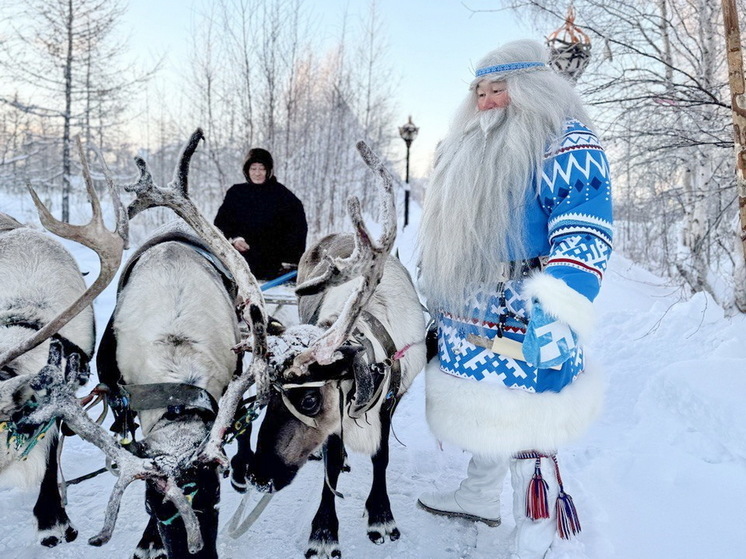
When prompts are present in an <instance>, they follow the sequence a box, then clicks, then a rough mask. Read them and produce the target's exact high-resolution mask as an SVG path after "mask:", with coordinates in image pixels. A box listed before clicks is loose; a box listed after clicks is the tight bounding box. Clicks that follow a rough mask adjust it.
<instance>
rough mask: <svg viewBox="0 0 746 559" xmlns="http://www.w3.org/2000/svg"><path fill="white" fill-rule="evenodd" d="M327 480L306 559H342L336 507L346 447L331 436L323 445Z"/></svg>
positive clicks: (312, 529)
mask: <svg viewBox="0 0 746 559" xmlns="http://www.w3.org/2000/svg"><path fill="white" fill-rule="evenodd" d="M324 447H325V459H324V464H325V466H326V480H325V482H324V490H323V491H322V492H321V503H319V509H318V510H317V511H316V516H314V517H313V521H312V522H311V535H310V537H309V538H308V549H307V550H306V559H311V557H313V558H316V559H330V558H331V559H341V557H342V552H341V551H340V549H339V520H338V519H337V509H336V506H335V502H334V499H335V494H334V491H336V489H337V480H338V479H339V474H340V472H341V471H342V464H343V463H344V454H343V453H344V445H343V444H342V439H340V438H339V436H338V435H331V436H330V437H329V438H328V439H327V440H326V443H324Z"/></svg>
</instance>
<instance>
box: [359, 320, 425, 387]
mask: <svg viewBox="0 0 746 559" xmlns="http://www.w3.org/2000/svg"><path fill="white" fill-rule="evenodd" d="M360 318H362V319H363V321H364V322H365V323H366V324H367V325H368V327H369V328H370V331H371V333H372V334H373V336H374V337H375V338H376V340H378V343H380V344H381V346H382V347H383V351H384V352H385V353H386V357H387V358H388V360H389V361H390V369H391V380H390V382H389V391H388V393H387V394H386V399H388V398H393V397H395V396H396V395H398V394H399V388H400V387H401V362H400V359H401V357H402V356H403V355H404V352H405V351H406V350H407V349H409V347H411V345H412V344H410V345H409V346H407V347H406V348H402V349H401V350H399V351H397V349H396V344H395V343H394V340H393V338H392V337H391V334H389V331H388V330H386V327H385V326H384V325H383V324H382V323H381V321H380V320H378V318H376V317H375V316H374V315H373V314H371V313H370V312H368V311H366V310H364V311H363V312H362V313H361V315H360ZM369 343H370V342H369ZM369 355H370V357H371V359H373V360H375V356H374V355H372V353H371V354H369ZM397 355H399V356H398V357H397Z"/></svg>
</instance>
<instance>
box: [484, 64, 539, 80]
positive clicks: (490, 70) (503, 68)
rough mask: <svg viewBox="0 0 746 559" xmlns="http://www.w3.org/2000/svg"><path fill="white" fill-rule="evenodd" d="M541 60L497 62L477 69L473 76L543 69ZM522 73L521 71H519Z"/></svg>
mask: <svg viewBox="0 0 746 559" xmlns="http://www.w3.org/2000/svg"><path fill="white" fill-rule="evenodd" d="M546 66H547V65H546V64H544V63H543V62H510V63H509V64H497V65H495V66H487V67H485V68H479V69H477V71H476V73H475V75H474V76H475V77H477V78H479V77H482V76H484V75H487V74H502V73H504V72H511V73H513V72H516V70H523V71H525V70H531V69H533V70H543V69H544V68H546ZM521 73H522V72H521Z"/></svg>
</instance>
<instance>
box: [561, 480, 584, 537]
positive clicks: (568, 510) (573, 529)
mask: <svg viewBox="0 0 746 559" xmlns="http://www.w3.org/2000/svg"><path fill="white" fill-rule="evenodd" d="M555 510H556V512H557V533H559V536H560V538H562V539H563V540H569V539H570V538H571V537H572V536H574V535H576V534H579V533H580V530H581V528H580V519H579V518H578V511H576V510H575V504H574V503H573V502H572V497H570V495H568V494H567V493H565V492H564V491H563V490H562V489H560V492H559V495H558V496H557V503H556V505H555Z"/></svg>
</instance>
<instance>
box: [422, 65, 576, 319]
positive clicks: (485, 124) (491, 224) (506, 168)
mask: <svg viewBox="0 0 746 559" xmlns="http://www.w3.org/2000/svg"><path fill="white" fill-rule="evenodd" d="M509 92H510V93H509V94H510V96H511V102H510V104H509V105H508V106H507V107H506V108H504V109H491V110H488V111H481V112H480V111H477V109H476V97H475V95H474V92H470V94H469V95H468V96H467V99H466V100H465V101H464V102H463V103H462V105H461V107H460V108H459V110H458V111H457V113H456V117H455V118H454V121H453V123H452V126H451V131H450V133H449V135H448V136H447V137H446V138H445V139H444V140H443V142H442V144H441V146H440V147H439V150H438V154H437V156H436V163H435V169H434V172H433V175H432V179H431V183H430V186H429V188H428V191H427V194H426V196H425V205H424V210H423V216H422V223H421V226H420V232H419V238H418V245H419V249H420V267H421V280H420V287H421V288H422V292H423V294H424V295H425V297H426V298H427V301H428V306H429V307H430V309H431V310H435V309H448V310H451V311H452V312H456V313H459V312H461V311H462V309H463V307H464V304H465V302H466V301H467V299H468V295H469V294H473V292H474V291H475V290H476V289H480V288H481V289H485V290H487V291H488V292H494V291H496V288H497V285H498V283H499V282H500V281H504V280H505V279H507V278H506V277H504V276H503V275H501V270H504V269H505V266H504V263H505V262H508V261H510V260H521V259H523V258H525V255H526V253H525V238H524V211H523V207H524V204H525V200H526V198H527V196H529V192H528V191H529V189H533V191H538V184H539V183H538V181H537V178H539V179H540V177H541V167H542V164H543V159H544V153H545V151H546V150H547V148H548V147H549V146H548V145H547V141H548V140H552V141H554V140H556V139H558V138H559V137H560V136H561V134H562V130H563V127H564V123H565V121H566V119H567V118H568V117H575V118H578V119H580V120H582V121H584V122H585V123H586V124H588V119H587V116H586V114H585V111H584V110H583V108H582V104H581V102H580V100H579V98H578V97H577V94H576V93H575V91H574V90H573V89H572V86H571V85H570V84H569V83H567V82H566V81H565V80H564V79H563V78H561V77H560V76H558V75H556V74H554V73H553V72H536V73H533V74H526V75H524V76H520V77H517V78H515V79H514V80H509Z"/></svg>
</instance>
